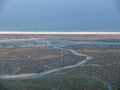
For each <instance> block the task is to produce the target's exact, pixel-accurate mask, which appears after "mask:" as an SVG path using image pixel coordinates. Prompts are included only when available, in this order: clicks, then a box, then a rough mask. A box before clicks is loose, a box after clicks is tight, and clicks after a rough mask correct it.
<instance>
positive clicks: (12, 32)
mask: <svg viewBox="0 0 120 90" xmlns="http://www.w3.org/2000/svg"><path fill="white" fill-rule="evenodd" d="M0 34H118V35H119V34H120V32H17V31H0Z"/></svg>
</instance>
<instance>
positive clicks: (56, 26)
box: [0, 0, 120, 32]
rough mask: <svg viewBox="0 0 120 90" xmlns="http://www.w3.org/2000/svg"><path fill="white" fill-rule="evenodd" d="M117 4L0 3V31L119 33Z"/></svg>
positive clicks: (107, 0) (104, 0) (76, 0)
mask: <svg viewBox="0 0 120 90" xmlns="http://www.w3.org/2000/svg"><path fill="white" fill-rule="evenodd" d="M119 4H120V2H119V0H99V1H96V0H58V1H56V0H50V1H49V0H1V1H0V31H32V32H33V31H34V32H35V31H37V32H38V31H39V32H120V25H119V23H120V7H119V6H120V5H119Z"/></svg>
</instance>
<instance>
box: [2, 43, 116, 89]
mask: <svg viewBox="0 0 120 90" xmlns="http://www.w3.org/2000/svg"><path fill="white" fill-rule="evenodd" d="M44 43H45V44H47V45H48V46H52V47H53V48H56V49H62V50H67V51H70V52H71V53H72V54H74V55H76V56H85V57H86V58H85V59H84V60H82V61H81V60H80V61H79V62H77V63H76V64H73V65H68V66H64V67H60V68H55V69H51V70H47V71H44V72H41V73H31V74H19V75H0V79H1V80H24V79H35V78H40V77H43V76H45V75H48V74H51V73H54V72H57V71H61V70H66V69H71V68H75V67H79V66H81V65H82V64H84V63H86V62H87V61H89V60H92V59H93V56H89V55H87V54H80V53H78V52H76V51H75V50H73V49H68V48H65V47H64V48H62V47H61V45H63V43H62V44H59V43H57V44H53V43H51V41H46V42H44ZM64 43H65V42H64ZM71 43H72V44H68V43H67V45H74V44H75V43H74V42H71ZM80 43H85V42H77V43H76V44H80ZM87 43H88V42H87ZM93 44H100V43H97V42H93ZM101 44H106V43H101ZM110 44H112V43H110ZM113 45H114V44H113ZM103 84H104V85H105V86H106V87H107V88H108V90H112V86H111V85H110V84H108V83H105V82H103Z"/></svg>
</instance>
